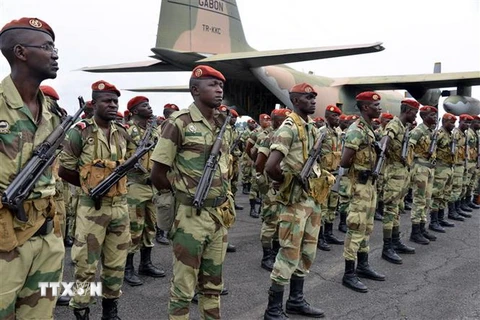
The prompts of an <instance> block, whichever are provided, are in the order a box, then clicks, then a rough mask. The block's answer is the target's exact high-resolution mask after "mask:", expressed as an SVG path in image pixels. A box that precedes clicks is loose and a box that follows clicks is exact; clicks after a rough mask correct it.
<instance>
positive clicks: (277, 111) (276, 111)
mask: <svg viewBox="0 0 480 320" xmlns="http://www.w3.org/2000/svg"><path fill="white" fill-rule="evenodd" d="M290 113H292V110H290V109H287V108H282V109H273V111H272V116H280V117H288V115H289V114H290Z"/></svg>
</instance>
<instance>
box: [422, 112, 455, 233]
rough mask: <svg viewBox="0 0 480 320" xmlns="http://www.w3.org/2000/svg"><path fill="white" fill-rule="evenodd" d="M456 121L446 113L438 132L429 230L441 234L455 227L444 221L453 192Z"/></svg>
mask: <svg viewBox="0 0 480 320" xmlns="http://www.w3.org/2000/svg"><path fill="white" fill-rule="evenodd" d="M456 121H457V117H455V116H454V115H453V114H451V113H445V114H444V115H443V117H442V127H441V128H440V129H439V130H438V138H437V149H436V154H437V158H436V159H437V163H436V165H435V174H434V175H433V188H432V209H431V211H430V224H429V225H428V228H429V229H430V230H432V231H435V232H440V233H445V229H443V227H454V226H455V225H454V224H453V223H451V222H449V221H447V220H445V219H444V214H445V207H446V206H447V203H448V201H449V200H450V194H451V190H452V175H453V169H452V168H453V165H454V163H455V153H456V150H457V149H456V148H457V147H456V146H455V144H456V142H454V139H453V135H452V130H453V128H455V122H456ZM449 215H450V212H449ZM454 216H455V217H456V216H458V214H456V212H453V213H452V214H451V217H454ZM459 218H462V217H459ZM462 219H463V218H462Z"/></svg>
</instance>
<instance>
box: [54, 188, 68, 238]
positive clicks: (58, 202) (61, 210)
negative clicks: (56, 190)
mask: <svg viewBox="0 0 480 320" xmlns="http://www.w3.org/2000/svg"><path fill="white" fill-rule="evenodd" d="M54 199H55V209H57V215H58V221H60V232H61V233H62V238H63V239H65V237H66V236H67V234H66V232H67V230H66V227H67V225H66V221H67V212H66V208H65V201H63V196H62V197H57V196H55V197H54Z"/></svg>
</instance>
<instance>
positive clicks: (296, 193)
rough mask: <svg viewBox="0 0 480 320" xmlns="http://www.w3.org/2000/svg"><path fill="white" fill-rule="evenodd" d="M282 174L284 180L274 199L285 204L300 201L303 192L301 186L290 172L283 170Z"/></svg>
mask: <svg viewBox="0 0 480 320" xmlns="http://www.w3.org/2000/svg"><path fill="white" fill-rule="evenodd" d="M283 175H284V180H283V183H282V185H281V186H280V189H279V190H278V192H277V197H276V199H275V200H276V201H277V202H280V203H281V204H283V205H286V206H288V205H291V204H294V203H299V202H301V201H302V196H303V194H304V191H303V188H302V187H301V185H300V184H299V183H298V182H297V179H295V178H294V175H293V174H292V173H290V172H284V174H283ZM305 199H306V198H305Z"/></svg>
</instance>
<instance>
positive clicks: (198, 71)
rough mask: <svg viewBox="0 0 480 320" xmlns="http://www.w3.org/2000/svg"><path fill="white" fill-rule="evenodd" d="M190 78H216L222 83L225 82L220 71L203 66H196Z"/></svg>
mask: <svg viewBox="0 0 480 320" xmlns="http://www.w3.org/2000/svg"><path fill="white" fill-rule="evenodd" d="M190 78H195V79H202V78H217V79H219V80H222V81H223V82H225V81H226V80H225V77H224V76H223V74H222V73H221V72H220V71H218V70H215V69H214V68H212V67H210V66H205V65H199V66H196V67H195V69H193V71H192V76H191V77H190Z"/></svg>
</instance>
